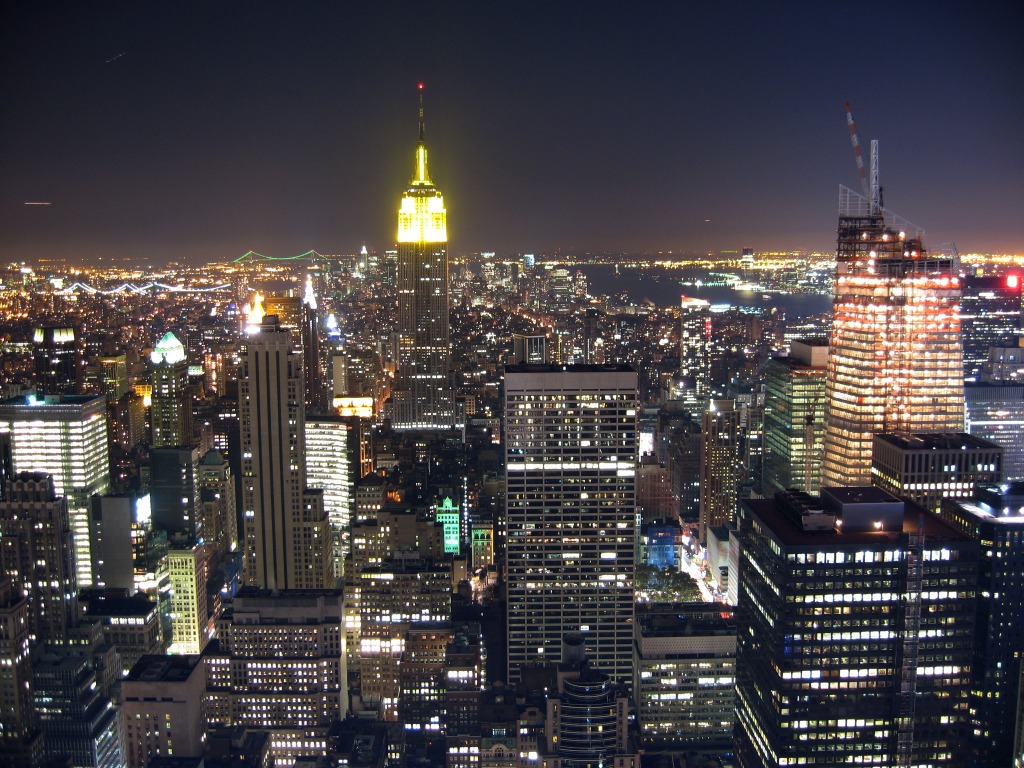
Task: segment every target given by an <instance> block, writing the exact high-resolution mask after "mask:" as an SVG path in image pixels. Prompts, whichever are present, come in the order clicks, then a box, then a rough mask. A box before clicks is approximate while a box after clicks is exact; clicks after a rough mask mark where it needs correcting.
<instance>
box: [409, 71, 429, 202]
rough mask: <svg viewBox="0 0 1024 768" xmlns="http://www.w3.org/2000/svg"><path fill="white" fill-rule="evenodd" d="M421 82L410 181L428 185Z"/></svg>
mask: <svg viewBox="0 0 1024 768" xmlns="http://www.w3.org/2000/svg"><path fill="white" fill-rule="evenodd" d="M423 133H424V131H423V83H420V140H419V143H418V144H417V145H416V175H415V176H413V179H412V183H413V184H416V185H428V186H429V185H430V176H428V175H427V144H426V142H425V141H424V138H423Z"/></svg>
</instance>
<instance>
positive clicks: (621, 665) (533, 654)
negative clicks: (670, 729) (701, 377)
mask: <svg viewBox="0 0 1024 768" xmlns="http://www.w3.org/2000/svg"><path fill="white" fill-rule="evenodd" d="M504 432H505V441H506V443H505V445H506V448H505V451H506V454H505V458H506V524H507V539H508V541H507V557H506V562H507V568H508V607H507V610H508V679H509V682H510V683H513V684H514V683H518V682H519V681H520V678H521V671H522V667H523V666H524V665H526V664H536V663H540V662H545V661H548V662H552V663H557V662H558V660H559V658H560V654H561V648H562V637H563V635H565V633H567V632H582V633H583V636H584V638H585V641H586V649H587V657H588V658H589V659H591V660H592V661H593V662H594V664H595V665H596V666H597V667H599V668H600V669H601V670H603V671H605V672H607V673H608V674H609V675H611V677H612V679H614V680H616V681H619V680H622V679H624V678H630V677H631V675H632V668H633V648H632V645H633V643H632V631H633V602H634V597H633V579H634V558H635V541H636V486H635V483H636V477H635V475H636V452H637V447H636V446H637V374H636V372H635V371H633V370H632V369H631V368H629V367H628V366H624V365H607V366H568V367H562V366H551V365H523V366H511V367H509V368H508V369H506V372H505V430H504Z"/></svg>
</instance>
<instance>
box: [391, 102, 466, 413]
mask: <svg viewBox="0 0 1024 768" xmlns="http://www.w3.org/2000/svg"><path fill="white" fill-rule="evenodd" d="M450 358H451V344H450V340H449V329H448V213H447V211H446V210H445V207H444V197H443V196H442V195H441V192H440V190H438V188H437V187H436V186H434V183H433V182H432V181H431V180H430V175H429V174H428V172H427V145H426V142H425V141H424V135H423V87H422V86H420V132H419V143H418V144H417V146H416V165H415V169H414V171H413V177H412V180H411V181H410V182H409V187H408V188H407V189H406V191H405V194H404V195H403V196H402V205H401V208H400V209H399V211H398V369H397V371H396V374H395V384H394V389H393V397H394V418H393V419H392V426H393V427H394V428H395V429H404V430H443V429H451V428H452V427H453V426H454V424H455V401H454V397H453V393H452V388H451V382H450V380H449V365H450Z"/></svg>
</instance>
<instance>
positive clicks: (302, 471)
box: [238, 315, 334, 589]
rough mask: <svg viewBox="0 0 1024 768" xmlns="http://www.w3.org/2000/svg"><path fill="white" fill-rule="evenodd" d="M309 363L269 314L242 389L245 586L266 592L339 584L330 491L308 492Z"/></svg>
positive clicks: (249, 346) (245, 362)
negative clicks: (305, 367) (327, 505)
mask: <svg viewBox="0 0 1024 768" xmlns="http://www.w3.org/2000/svg"><path fill="white" fill-rule="evenodd" d="M304 392H305V389H304V386H303V376H302V357H301V355H300V354H298V353H297V352H294V351H293V350H292V346H291V336H290V334H289V332H288V331H287V330H286V329H284V328H283V327H282V326H281V325H280V324H279V323H278V320H277V316H276V315H266V316H265V317H264V318H263V323H262V325H261V326H260V327H259V331H258V332H257V333H254V334H252V335H250V336H249V337H248V339H247V342H246V350H245V354H244V356H243V359H242V370H241V375H240V377H239V382H238V411H239V417H240V420H241V435H242V446H241V454H242V503H243V524H244V527H245V530H244V547H245V549H244V556H245V559H244V569H245V582H246V583H247V584H252V585H256V586H260V587H264V588H266V589H324V588H326V587H327V586H329V585H333V583H334V581H333V569H332V566H331V533H330V520H329V519H328V517H327V513H326V512H325V511H324V503H323V492H322V491H320V490H316V489H310V488H307V487H306V433H305V407H304V404H303V397H304Z"/></svg>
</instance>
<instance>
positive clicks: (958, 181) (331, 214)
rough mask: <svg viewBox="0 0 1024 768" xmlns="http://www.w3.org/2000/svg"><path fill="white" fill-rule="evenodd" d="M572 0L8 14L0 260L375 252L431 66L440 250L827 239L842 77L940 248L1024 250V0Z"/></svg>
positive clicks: (843, 169) (825, 244)
mask: <svg viewBox="0 0 1024 768" xmlns="http://www.w3.org/2000/svg"><path fill="white" fill-rule="evenodd" d="M568 9H569V6H564V7H561V6H555V7H548V6H542V5H533V4H525V5H518V6H515V7H510V8H504V7H502V8H497V7H485V8H478V7H476V6H470V5H463V4H454V5H450V6H446V7H444V8H441V9H439V10H435V11H434V12H433V13H432V14H431V15H430V16H429V17H428V18H419V17H418V16H417V14H415V13H412V12H411V11H408V10H407V9H404V8H400V7H397V6H389V7H384V8H372V9H367V8H361V7H356V6H349V7H343V8H339V7H333V6H322V7H306V8H300V9H298V10H296V9H293V8H288V9H285V8H283V7H276V6H270V5H261V4H257V5H255V6H253V7H247V8H245V9H238V8H230V9H229V8H212V9H209V8H202V7H201V6H194V7H186V8H184V9H179V8H176V9H173V10H169V9H156V8H141V7H135V6H128V5H125V6H115V7H110V6H105V7H104V12H100V11H99V10H97V9H96V8H85V7H81V8H71V9H68V10H62V11H57V10H54V9H42V10H40V9H35V8H30V7H27V6H22V7H17V8H7V9H5V11H4V17H3V18H4V24H3V25H2V26H3V29H4V31H3V32H2V33H0V34H2V35H3V37H2V39H3V42H4V46H3V48H4V52H3V54H2V55H3V56H4V67H3V73H4V74H3V75H2V76H0V81H2V82H3V83H4V85H5V87H4V88H3V89H0V93H2V95H0V104H2V105H3V107H4V110H5V113H6V114H9V115H16V116H17V117H16V119H13V120H9V121H7V122H6V123H5V125H4V127H3V128H2V129H0V131H2V133H0V136H2V141H0V147H3V148H2V149H0V178H3V179H4V184H3V185H2V187H0V233H2V234H3V235H4V237H3V243H2V245H0V257H2V258H4V259H5V260H21V259H26V260H35V259H39V258H54V259H58V260H60V259H66V260H68V261H70V262H72V263H93V262H95V261H96V259H98V258H99V257H101V256H102V257H104V258H108V257H109V258H131V259H137V260H138V261H139V262H144V261H146V260H148V259H164V260H170V259H177V260H182V261H192V262H196V263H201V262H205V261H214V260H226V259H229V258H234V257H235V256H237V255H238V254H240V253H244V252H245V251H246V250H248V249H249V248H252V249H254V250H257V251H259V252H261V253H266V254H268V255H276V256H283V255H291V254H294V253H300V252H302V251H305V250H307V249H309V248H316V249H318V250H320V251H322V252H345V253H348V252H355V251H356V250H358V248H359V246H360V244H361V243H362V242H367V243H368V244H370V245H371V247H374V248H379V249H383V248H385V247H390V246H391V245H392V244H393V242H394V237H395V233H394V231H393V221H392V220H391V216H390V215H389V211H390V210H392V209H393V206H394V204H395V203H396V202H397V199H398V195H397V194H396V191H395V190H396V183H398V184H400V183H401V182H402V181H403V180H404V179H405V178H406V176H407V173H408V171H407V167H408V157H407V146H408V145H407V141H406V140H404V139H405V137H407V136H408V135H409V132H410V131H411V130H412V127H413V125H414V121H415V119H416V115H415V105H414V102H413V98H414V96H415V88H416V84H417V83H418V82H421V81H422V82H425V83H426V99H427V105H428V125H427V131H428V132H429V133H430V137H431V139H430V141H431V146H432V148H434V151H435V158H436V159H435V162H434V173H435V175H436V177H437V181H438V183H439V185H441V186H442V187H443V188H444V189H445V192H446V196H447V197H448V198H449V204H450V205H452V206H454V209H455V210H458V211H459V216H458V217H456V218H455V219H453V221H452V222H451V241H452V247H453V253H456V254H461V253H468V252H475V251H480V250H496V251H499V252H509V251H519V250H526V251H537V252H555V251H558V250H561V251H563V252H586V251H599V250H613V251H624V252H640V251H658V250H676V251H677V252H678V251H685V252H691V253H693V252H706V251H708V250H723V249H738V248H739V247H741V246H748V245H752V246H754V247H755V248H757V249H759V250H772V249H807V250H824V251H830V250H832V248H833V238H834V217H835V210H836V204H835V202H836V190H837V185H838V184H840V183H844V184H847V185H848V186H851V187H855V186H856V182H857V178H856V171H855V168H854V164H853V156H852V152H851V150H850V147H849V142H848V140H847V136H846V127H845V122H844V115H843V110H842V105H843V101H844V100H846V99H848V100H849V101H850V103H851V104H852V106H853V109H854V115H855V117H856V119H857V121H858V127H859V128H860V132H861V139H862V141H864V142H866V141H867V140H868V139H873V138H877V139H879V140H880V142H881V147H882V152H881V158H882V163H881V175H882V183H883V185H884V186H885V188H886V191H887V193H888V194H887V196H886V202H887V204H888V205H889V206H890V207H891V208H893V209H894V210H896V211H898V212H900V213H901V214H902V215H904V216H906V217H907V218H908V219H911V220H912V221H914V222H915V223H917V224H919V225H920V226H922V227H925V228H926V229H927V231H928V234H927V237H928V242H929V243H931V244H932V245H933V247H934V246H937V245H938V244H941V243H946V242H950V241H955V242H956V244H957V246H958V247H959V248H960V250H961V251H965V252H979V251H980V252H1003V253H1005V252H1016V251H1020V250H1021V249H1022V245H1021V244H1022V243H1024V230H1022V225H1021V223H1020V221H1019V216H1017V215H1016V212H1015V211H1014V210H1013V204H1014V201H1015V200H1019V199H1020V191H1021V182H1020V180H1019V178H1018V177H1017V176H1016V175H1015V170H1018V169H1019V168H1020V167H1021V164H1022V160H1024V146H1022V145H1021V142H1019V140H1018V139H1017V135H1016V130H1015V127H1016V126H1017V125H1019V124H1020V122H1021V120H1020V118H1021V117H1022V115H1021V111H1022V107H1021V106H1020V104H1019V100H1013V99H1011V98H1009V94H1012V93H1014V83H1015V82H1017V81H1018V80H1019V75H1020V74H1021V71H1022V68H1024V67H1022V64H1024V61H1022V57H1021V55H1020V54H1019V53H1017V52H1016V48H1015V47H1014V46H1013V44H1012V39H1011V37H1010V35H1012V30H1013V29H1015V28H1019V26H1020V25H1019V23H1014V21H1015V18H1016V19H1017V20H1018V21H1019V17H1020V14H1021V11H1020V10H1006V9H1002V8H996V7H994V6H993V7H988V8H981V9H972V10H971V11H970V15H968V14H967V11H966V10H965V9H964V8H963V7H962V6H957V5H954V4H939V5H930V6H928V7H927V8H925V7H921V6H912V5H909V4H907V5H899V6H888V5H881V4H879V5H862V4H858V5H856V6H845V5H840V4H829V5H825V6H822V5H811V4H803V3H796V4H789V5H785V6H782V7H771V8H769V7H767V6H754V5H751V6H747V7H745V8H743V9H741V10H742V12H740V13H735V12H733V11H732V10H725V9H722V10H718V9H716V8H713V7H711V6H707V7H703V8H701V7H698V8H696V9H691V8H681V7H680V8H676V7H672V8H669V7H660V8H653V7H648V8H641V9H640V10H638V11H636V10H634V11H632V12H631V14H630V15H629V16H622V15H620V14H617V13H615V12H614V11H615V9H614V8H613V7H612V6H597V7H596V8H590V9H588V12H587V13H585V14H579V13H576V12H574V11H570V10H568ZM424 41H427V42H429V43H430V44H429V45H427V44H424ZM880 83H881V84H884V86H883V87H879V84H880ZM26 203H49V205H26Z"/></svg>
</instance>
